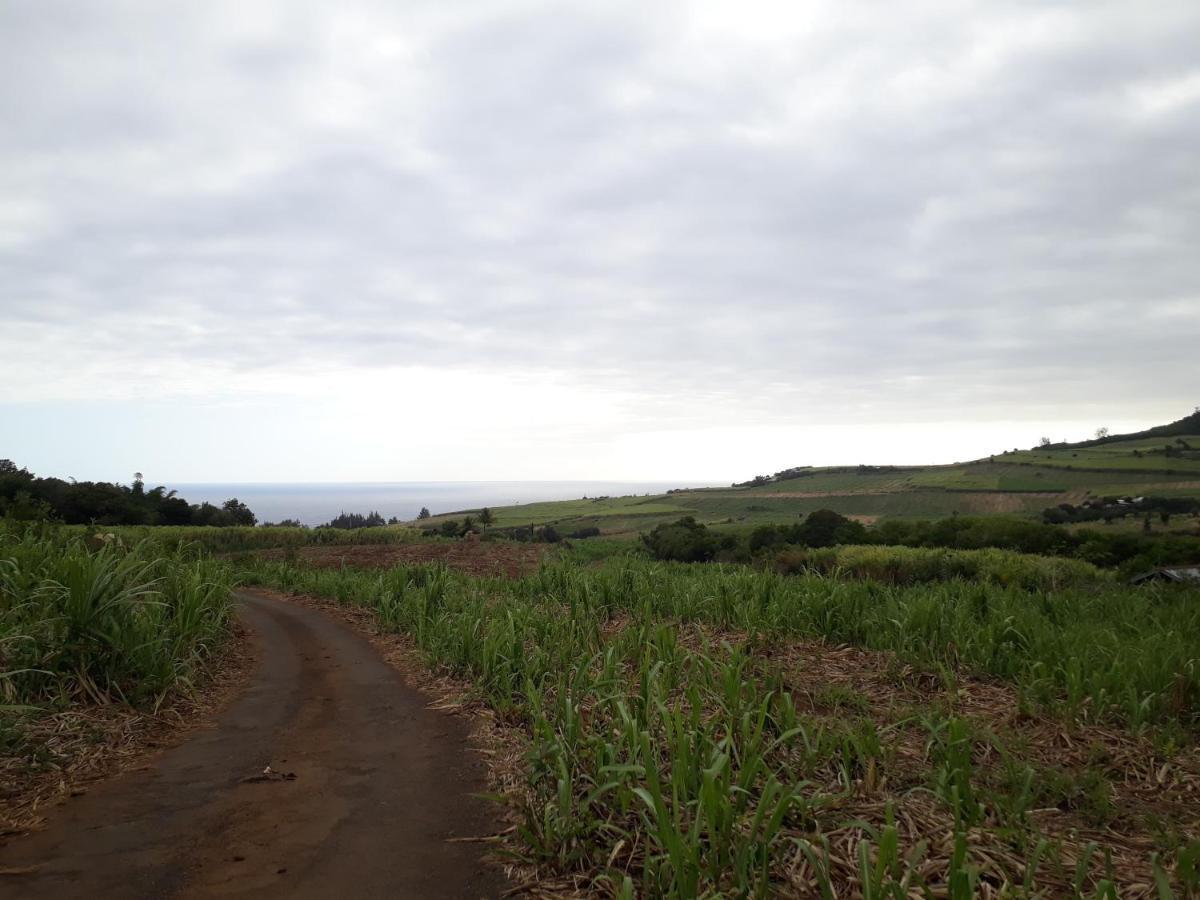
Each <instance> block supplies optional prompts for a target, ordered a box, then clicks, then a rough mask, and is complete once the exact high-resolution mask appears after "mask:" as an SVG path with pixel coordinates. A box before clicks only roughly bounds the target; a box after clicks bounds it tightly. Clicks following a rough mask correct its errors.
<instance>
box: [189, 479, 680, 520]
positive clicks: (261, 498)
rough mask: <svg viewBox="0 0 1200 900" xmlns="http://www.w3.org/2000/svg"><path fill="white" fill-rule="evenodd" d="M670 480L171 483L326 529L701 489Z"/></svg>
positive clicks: (196, 496)
mask: <svg viewBox="0 0 1200 900" xmlns="http://www.w3.org/2000/svg"><path fill="white" fill-rule="evenodd" d="M698 486H699V485H688V484H679V483H670V482H665V481H407V482H406V481H398V482H379V483H365V482H364V483H341V484H319V483H310V484H250V483H243V484H171V485H168V487H169V488H171V489H173V490H176V491H178V493H179V496H180V497H183V498H185V499H186V500H187V501H188V502H189V503H201V502H203V501H205V500H207V501H208V502H209V503H214V504H216V505H218V506H219V505H220V504H221V503H224V502H225V501H226V500H228V499H229V498H230V497H236V498H237V499H239V500H241V501H242V502H243V503H245V504H246V505H247V506H249V507H250V508H251V509H252V510H254V514H255V515H257V516H258V521H259V522H278V521H280V520H281V519H298V520H299V521H301V522H303V523H304V524H305V525H320V524H321V523H323V522H328V521H329V520H330V519H332V518H333V517H334V516H336V515H337V514H338V513H342V512H347V513H351V512H356V513H369V512H378V513H379V514H380V515H382V516H383V517H384V518H385V519H388V518H391V517H392V516H395V517H396V518H398V519H403V520H407V519H415V518H416V517H417V513H418V512H420V511H421V507H423V506H424V507H428V508H429V511H430V512H431V513H433V514H434V515H438V514H439V513H448V512H457V511H459V510H464V509H478V508H479V507H482V506H512V505H514V504H518V503H537V502H541V501H545V500H575V499H579V498H580V497H585V496H587V497H601V496H610V497H617V496H623V495H627V494H661V493H663V492H665V491H668V490H670V489H672V488H680V487H698Z"/></svg>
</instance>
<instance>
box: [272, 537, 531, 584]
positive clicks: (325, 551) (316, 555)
mask: <svg viewBox="0 0 1200 900" xmlns="http://www.w3.org/2000/svg"><path fill="white" fill-rule="evenodd" d="M549 550H550V547H549V545H546V544H519V543H513V542H510V541H472V540H461V541H455V542H440V541H439V542H435V541H430V542H428V543H413V544H383V545H378V546H371V545H348V546H332V547H300V548H298V549H295V550H293V551H288V550H264V551H263V552H262V554H261V556H262V558H264V559H284V558H288V554H289V553H295V558H296V560H297V561H299V562H302V563H304V564H305V565H309V566H314V567H316V568H322V569H341V568H346V567H350V568H359V569H390V568H392V567H394V566H402V565H413V564H416V563H433V562H440V563H444V564H445V565H447V566H449V567H450V568H452V569H457V570H458V571H460V572H465V573H466V574H468V575H475V576H480V575H483V576H501V577H505V578H520V577H522V576H524V575H528V574H530V573H532V572H535V571H537V568H538V566H540V565H541V563H542V560H543V559H544V558H545V557H546V554H547V553H548V552H549Z"/></svg>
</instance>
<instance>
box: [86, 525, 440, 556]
mask: <svg viewBox="0 0 1200 900" xmlns="http://www.w3.org/2000/svg"><path fill="white" fill-rule="evenodd" d="M64 531H65V532H66V533H68V534H72V535H75V536H77V537H88V536H90V535H93V534H95V533H97V532H101V533H104V534H112V535H115V536H117V537H119V538H120V539H121V540H122V541H124V542H125V543H127V544H136V543H139V542H142V541H148V542H150V543H152V544H153V545H154V546H155V547H156V548H157V549H158V550H160V551H161V552H163V553H169V554H173V553H175V552H176V551H178V550H179V549H180V548H185V549H186V548H194V547H201V548H203V549H204V550H206V551H207V552H209V553H234V552H237V551H241V550H265V549H268V548H273V547H304V546H310V545H316V546H321V545H327V544H339V545H340V544H404V543H408V542H410V541H414V540H418V539H420V538H421V532H420V531H418V530H417V529H415V528H402V527H394V526H387V527H379V528H292V527H287V526H277V525H272V526H260V527H242V526H235V527H227V528H217V527H210V526H198V525H98V526H88V525H69V526H65V527H64Z"/></svg>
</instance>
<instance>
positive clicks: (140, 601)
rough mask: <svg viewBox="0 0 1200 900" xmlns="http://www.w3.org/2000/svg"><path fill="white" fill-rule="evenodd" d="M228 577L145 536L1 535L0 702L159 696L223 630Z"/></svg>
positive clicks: (139, 700)
mask: <svg viewBox="0 0 1200 900" xmlns="http://www.w3.org/2000/svg"><path fill="white" fill-rule="evenodd" d="M231 584H232V581H231V577H230V574H229V572H228V570H227V569H226V568H225V567H223V566H222V565H220V564H218V563H216V562H213V561H209V560H204V559H201V558H200V557H199V556H198V555H196V554H195V553H188V552H186V551H179V552H176V553H175V554H173V555H164V553H163V552H162V550H161V549H159V548H158V547H156V546H155V545H154V544H153V543H152V542H148V541H142V542H139V543H137V544H134V545H132V546H127V545H125V544H124V543H123V542H121V541H119V540H118V541H111V542H108V543H98V544H97V545H96V546H89V543H88V541H86V540H85V539H83V538H80V537H72V536H70V535H69V534H67V533H65V532H63V531H61V530H60V531H54V530H46V531H41V532H37V531H29V532H26V533H24V534H19V533H14V532H0V704H2V705H5V706H60V705H65V704H69V703H75V702H107V701H109V700H114V699H116V700H123V701H127V702H130V703H134V704H147V703H151V704H152V703H154V702H156V701H157V700H158V699H160V698H161V697H162V696H163V695H164V694H165V693H166V692H167V691H168V690H170V689H171V688H173V687H175V686H177V685H179V684H181V683H185V682H187V681H188V680H189V679H190V678H191V677H192V675H193V674H194V672H195V670H196V668H197V666H198V665H200V663H201V662H202V661H203V660H204V658H205V657H207V656H208V655H209V654H210V653H211V652H212V651H213V650H214V649H215V648H216V645H217V644H218V642H219V641H220V640H221V638H222V636H223V635H224V634H225V630H226V626H227V623H228V619H229V614H230V599H229V594H230V587H231Z"/></svg>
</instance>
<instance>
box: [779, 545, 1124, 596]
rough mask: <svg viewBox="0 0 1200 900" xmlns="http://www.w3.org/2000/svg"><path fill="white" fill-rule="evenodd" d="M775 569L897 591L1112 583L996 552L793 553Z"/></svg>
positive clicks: (1052, 562)
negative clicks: (946, 584)
mask: <svg viewBox="0 0 1200 900" xmlns="http://www.w3.org/2000/svg"><path fill="white" fill-rule="evenodd" d="M774 566H775V568H776V569H777V570H778V571H780V572H784V573H795V572H811V573H815V574H823V575H841V576H849V577H853V578H868V579H871V580H873V581H881V582H884V583H885V584H896V585H908V584H930V583H933V582H938V581H953V580H956V579H961V580H966V581H980V582H986V583H988V584H995V585H999V586H1001V587H1020V588H1025V589H1027V590H1056V589H1058V588H1064V587H1074V586H1078V585H1086V584H1091V583H1100V582H1112V581H1113V580H1114V579H1113V575H1112V573H1111V572H1107V571H1105V570H1103V569H1100V568H1097V567H1096V566H1094V565H1092V564H1091V563H1086V562H1083V561H1081V560H1077V559H1064V558H1062V557H1055V556H1037V555H1033V554H1029V553H1015V552H1013V551H1011V550H997V549H981V550H949V549H937V548H925V547H902V546H888V547H878V546H840V547H820V548H817V547H789V548H787V549H786V550H782V551H780V552H779V553H778V554H777V555H776V557H775V559H774Z"/></svg>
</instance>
